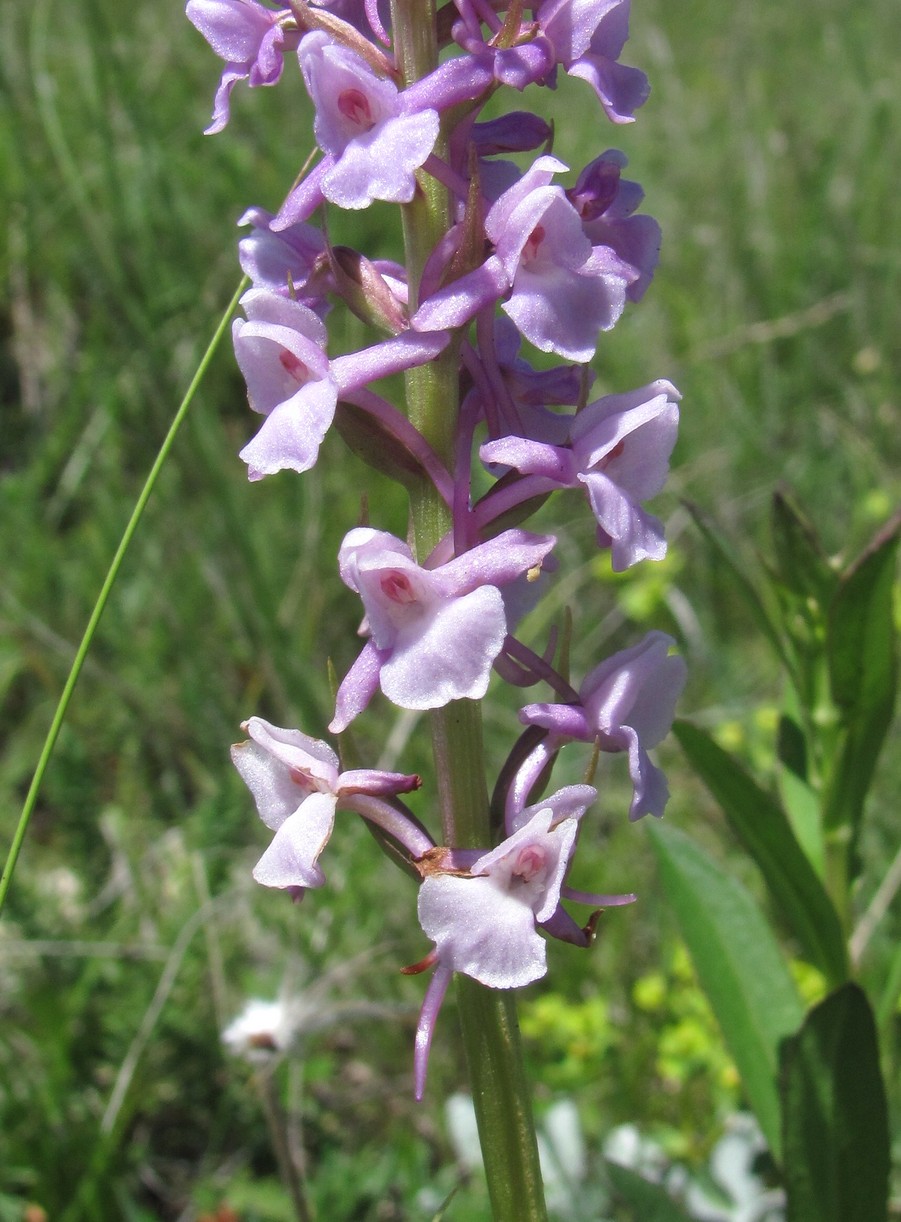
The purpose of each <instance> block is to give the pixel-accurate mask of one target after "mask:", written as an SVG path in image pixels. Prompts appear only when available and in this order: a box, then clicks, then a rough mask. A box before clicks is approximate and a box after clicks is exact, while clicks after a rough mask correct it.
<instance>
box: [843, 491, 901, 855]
mask: <svg viewBox="0 0 901 1222" xmlns="http://www.w3.org/2000/svg"><path fill="white" fill-rule="evenodd" d="M899 533H901V512H899V514H898V515H897V516H896V517H895V518H894V519H893V521H892V522H890V523H889V525H888V526H887V527H886V528H885V529H884V530H883V531H881V532H880V534H879V535H878V536H877V537H876V539H875V540H874V541H873V543H872V544H871V545H870V547H869V548H868V549H867V550H866V552H864V554H863V555H862V556H861V557H860V559H859V560H858V561H857V563H855V564H854V565H853V566H852V568H851V569H850V570H849V571H848V572H847V573H846V574H845V575H844V576H843V577H842V579H841V582H840V584H839V588H838V591H837V593H836V595H835V598H834V599H833V602H832V606H831V608H830V612H829V626H828V635H827V649H828V657H829V678H830V683H831V688H832V698H833V700H834V702H835V704H836V706H837V707H838V709H839V712H840V716H841V720H842V727H843V730H844V733H843V735H842V741H841V745H840V748H839V751H838V756H837V759H836V762H835V765H834V767H833V771H832V774H831V777H830V781H829V787H828V795H827V802H826V808H825V825H826V828H827V829H828V830H832V831H835V830H836V829H839V828H843V827H845V828H847V829H848V844H849V854H850V861H851V867H852V868H851V873H852V875H853V874H854V873H856V868H855V865H854V848H855V844H856V841H857V836H858V832H859V829H860V820H861V815H862V813H863V805H864V801H865V798H866V794H867V790H868V789H869V786H870V781H871V780H872V776H873V770H874V768H875V766H876V760H877V758H878V756H879V752H880V750H881V748H882V744H883V742H884V740H885V735H886V733H887V731H888V727H889V723H890V721H891V717H892V712H893V710H894V705H895V695H896V691H897V679H898V676H897V671H898V661H897V641H896V634H895V626H894V619H893V606H892V598H893V592H894V580H895V557H896V551H897V546H898V537H899Z"/></svg>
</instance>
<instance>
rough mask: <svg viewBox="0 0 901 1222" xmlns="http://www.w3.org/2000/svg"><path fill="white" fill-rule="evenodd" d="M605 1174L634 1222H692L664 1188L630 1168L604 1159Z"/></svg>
mask: <svg viewBox="0 0 901 1222" xmlns="http://www.w3.org/2000/svg"><path fill="white" fill-rule="evenodd" d="M607 1174H608V1176H609V1177H610V1183H611V1184H612V1185H613V1189H614V1192H615V1193H616V1195H617V1197H618V1198H620V1200H621V1201H622V1203H623V1204H624V1205H625V1207H626V1208H627V1209H630V1211H634V1212H632V1214H631V1216H632V1219H633V1222H691V1219H690V1216H689V1215H688V1214H687V1213H685V1211H684V1210H682V1209H681V1208H680V1207H679V1206H678V1205H677V1204H676V1202H675V1201H674V1200H673V1198H672V1197H671V1196H670V1195H669V1193H668V1192H667V1191H666V1189H665V1188H663V1187H661V1185H660V1184H654V1183H653V1182H652V1181H651V1180H646V1179H645V1178H644V1176H643V1175H639V1173H638V1172H637V1171H633V1170H632V1169H631V1168H630V1167H623V1166H622V1165H621V1164H620V1163H615V1162H612V1161H611V1160H610V1159H608V1160H607Z"/></svg>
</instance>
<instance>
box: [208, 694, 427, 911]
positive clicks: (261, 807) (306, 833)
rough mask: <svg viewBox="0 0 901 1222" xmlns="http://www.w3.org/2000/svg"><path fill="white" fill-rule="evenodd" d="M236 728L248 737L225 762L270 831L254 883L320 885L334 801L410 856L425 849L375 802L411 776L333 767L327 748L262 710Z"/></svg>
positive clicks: (406, 785) (407, 826)
mask: <svg viewBox="0 0 901 1222" xmlns="http://www.w3.org/2000/svg"><path fill="white" fill-rule="evenodd" d="M241 728H242V730H244V731H245V732H246V733H247V734H249V735H250V739H249V740H248V741H247V742H243V743H237V744H236V745H235V746H233V747H232V749H231V757H232V762H233V763H234V765H235V767H236V768H237V770H238V772H239V773H240V775H241V779H242V780H243V781H244V783H245V784H246V785H247V788H248V789H249V790H250V792H251V794H252V795H253V799H254V802H255V803H256V807H257V811H258V813H259V816H260V818H261V819H262V820H263V822H264V823H265V824H266V826H267V827H268V828H270V829H271V830H272V831H273V832H275V836H274V837H273V839H272V843H271V844H270V845H269V848H268V849H267V850H266V852H265V853H264V854H263V856H262V857H261V858H260V860H259V861H258V862H257V864H256V866H255V868H254V871H253V877H254V878H255V879H256V881H257V882H258V883H262V884H263V886H265V887H281V888H283V889H287V890H290V891H292V892H295V893H298V895H299V894H300V893H302V891H303V890H304V889H305V888H307V887H321V886H322V884H323V883H324V882H325V876H324V875H323V873H322V870H321V868H320V866H319V864H318V861H319V855H320V853H321V852H322V850H323V849H324V848H325V846H326V844H327V843H328V840H329V837H330V836H331V834H332V827H333V826H334V822H335V811H336V809H337V807H338V805H339V803H340V804H342V805H344V806H348V807H349V808H350V809H353V810H357V811H359V813H361V814H364V815H365V816H366V817H368V818H371V819H372V820H373V821H374V822H376V823H379V824H380V826H382V827H383V828H384V829H385V830H386V831H388V832H389V833H390V834H391V835H393V836H394V837H395V839H397V840H399V841H400V842H401V843H402V844H403V845H405V847H406V848H407V849H408V851H409V852H410V854H411V855H412V856H414V857H421V856H422V855H423V854H424V853H426V852H427V851H428V850H429V849H431V848H432V842H431V840H430V839H429V838H428V837H427V836H425V834H424V833H423V832H422V831H421V830H420V829H419V828H418V827H417V826H415V825H414V824H413V823H412V822H409V821H407V820H404V818H403V816H402V815H401V814H400V812H398V811H395V810H394V809H393V808H391V807H390V806H388V804H387V803H384V802H379V801H378V799H383V798H386V797H392V796H395V795H397V794H401V793H409V792H410V791H411V790H413V789H417V788H418V787H419V785H420V779H419V777H418V776H405V775H403V774H402V773H397V772H381V771H377V770H374V769H358V770H353V771H349V772H340V771H339V763H338V757H337V755H336V754H335V753H334V751H333V750H332V749H331V747H329V746H328V745H327V744H326V743H324V742H320V741H318V740H317V739H314V738H308V737H307V735H306V734H302V733H301V732H300V730H286V729H282V727H280V726H274V725H272V724H271V723H270V722H268V721H264V720H263V718H262V717H251V718H250V719H249V720H248V721H245V722H244V723H243V724H242V726H241Z"/></svg>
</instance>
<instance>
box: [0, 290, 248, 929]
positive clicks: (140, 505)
mask: <svg viewBox="0 0 901 1222" xmlns="http://www.w3.org/2000/svg"><path fill="white" fill-rule="evenodd" d="M248 283H249V281H248V279H247V277H246V276H245V277H244V278H243V279H242V280H241V283H240V284H239V285H238V287H237V289H236V290H235V295H234V297H232V299H231V301H230V302H229V303H228V308H227V309H226V311H225V313H224V314H223V316H222V319H221V321H220V323H219V325H218V327H217V328H216V331H215V333H214V335H213V338H212V339H211V340H210V343H209V346H208V347H207V350H206V352H205V353H204V354H203V356H202V357H201V360H200V364H199V365H198V366H197V370H196V372H195V374H194V377H193V378H192V379H191V383H190V385H189V386H188V389H187V390H186V391H185V397H184V398H183V399H182V401H181V403H180V405H179V408H178V411H177V412H176V413H175V416H174V418H173V420H172V423H171V425H170V426H169V431H168V433H167V434H166V436H165V439H164V440H163V444H162V445H161V446H160V449H159V453H158V454H157V456H156V458H155V460H154V463H153V466H152V467H151V468H150V474H149V475H148V476H147V479H146V481H145V483H144V487H143V488H142V489H141V495H140V496H139V497H138V499H137V502H136V504H135V507H134V509H133V510H132V513H131V517H130V518H129V520H128V525H127V526H126V527H125V530H124V532H123V534H122V538H121V540H120V541H119V546H118V548H117V549H116V554H115V556H113V559H112V562H111V564H110V566H109V571H108V572H107V574H106V577H105V578H104V581H103V585H102V586H101V587H100V593H99V594H98V595H97V601H96V603H95V604H94V610H93V611H92V612H91V617H90V619H89V620H88V624H87V627H86V628H85V630H84V635H83V636H82V638H81V642H80V644H79V646H78V649H77V651H76V653H75V660H74V661H73V663H72V669H71V670H70V671H69V675H68V678H67V679H66V683H65V686H64V687H63V691H62V695H61V696H60V698H59V703H58V704H57V706H56V712H55V713H54V714H53V721H52V722H51V723H50V729H49V730H48V731H47V737H46V739H45V740H44V746H43V748H42V750H41V755H40V759H39V760H38V763H37V767H36V768H35V771H34V776H33V777H32V781H31V785H30V787H29V789H28V793H27V795H26V797H25V805H24V806H23V807H22V813H21V815H20V816H19V822H18V825H17V826H16V831H15V834H14V836H13V839H12V843H11V844H10V847H9V852H8V854H7V858H6V864H5V865H4V867H3V874H2V875H0V912H2V911H3V905H4V903H5V902H6V896H7V892H8V891H9V887H10V883H11V882H12V877H13V873H14V871H15V868H16V862H17V861H18V859H19V853H20V851H21V849H22V845H23V843H24V841H25V836H26V834H27V832H28V825H29V823H30V822H31V816H32V814H33V812H34V808H35V804H36V803H37V799H38V793H39V792H40V788H41V784H42V782H43V780H44V773H45V772H46V771H47V765H48V764H49V763H50V757H51V755H52V754H53V748H54V747H55V746H56V740H57V739H58V738H59V732H60V730H61V729H62V725H63V721H64V720H65V716H66V712H67V710H68V708H69V702H70V700H71V699H72V693H73V692H74V691H75V685H76V684H77V683H78V678H79V675H80V674H81V670H82V667H83V666H84V662H85V658H86V657H87V656H88V650H89V649H90V648H91V643H92V642H93V640H94V634H95V633H96V631H97V625H98V624H99V623H100V617H101V616H102V615H103V612H104V609H105V607H106V604H107V601H108V599H109V596H110V592H111V590H112V588H113V585H114V584H115V582H116V578H117V577H118V575H119V569H120V568H121V567H122V561H123V560H124V559H125V553H126V552H127V551H128V548H129V546H130V544H131V541H132V539H133V538H134V534H135V531H136V530H137V528H138V523H139V522H140V520H141V517H142V516H143V513H144V510H145V509H146V507H147V502H148V501H149V500H150V496H151V493H152V492H153V489H154V486H155V485H156V481H157V478H158V477H159V474H160V471H162V469H163V465H164V463H165V462H166V459H167V458H168V457H169V452H170V451H171V449H172V446H173V443H174V442H175V437H176V434H177V433H178V431H179V429H180V428H181V426H182V423H183V422H184V419H185V416H186V415H187V414H188V408H189V407H190V406H191V403H192V401H193V399H194V396H195V395H196V393H197V389H198V387H199V386H200V383H201V382H202V381H203V378H204V375H205V374H206V371H207V369H208V368H209V365H210V362H211V360H212V359H213V354H214V353H215V351H216V349H217V348H218V347H219V344H220V342H221V340H222V337H223V335H224V334H225V332H226V329H227V328H228V324H229V320H230V319H231V316H232V314H234V312H235V307H236V306H237V304H238V298H239V297H240V296H241V294H242V293H243V292H244V290H245V288H246V287H247V285H248Z"/></svg>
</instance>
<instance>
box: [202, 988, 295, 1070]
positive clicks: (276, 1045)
mask: <svg viewBox="0 0 901 1222" xmlns="http://www.w3.org/2000/svg"><path fill="white" fill-rule="evenodd" d="M302 1017H303V1013H302V1007H301V1006H300V1004H299V1003H298V1002H296V1001H291V1000H286V1001H261V1000H260V999H259V998H258V997H252V998H251V999H250V1001H248V1002H247V1004H246V1005H245V1006H244V1009H243V1010H242V1011H241V1013H240V1014H238V1015H237V1017H236V1018H233V1019H232V1021H231V1022H230V1023H229V1024H228V1026H227V1027H226V1028H225V1030H224V1031H223V1032H222V1042H223V1044H224V1045H225V1046H226V1048H227V1049H228V1050H229V1052H230V1053H231V1054H232V1056H236V1057H243V1058H244V1059H245V1060H247V1061H252V1062H256V1063H260V1062H263V1061H267V1060H269V1058H270V1057H271V1056H273V1055H275V1054H276V1053H279V1052H286V1051H287V1050H288V1048H290V1047H291V1044H292V1043H293V1042H294V1038H295V1036H296V1035H297V1032H298V1029H299V1027H300V1023H301V1019H302Z"/></svg>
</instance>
